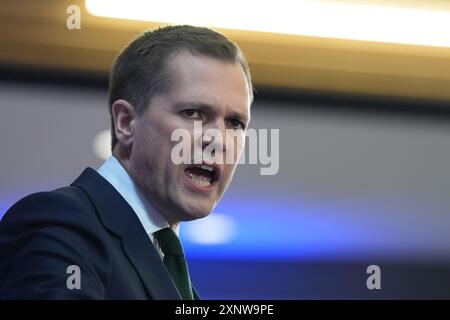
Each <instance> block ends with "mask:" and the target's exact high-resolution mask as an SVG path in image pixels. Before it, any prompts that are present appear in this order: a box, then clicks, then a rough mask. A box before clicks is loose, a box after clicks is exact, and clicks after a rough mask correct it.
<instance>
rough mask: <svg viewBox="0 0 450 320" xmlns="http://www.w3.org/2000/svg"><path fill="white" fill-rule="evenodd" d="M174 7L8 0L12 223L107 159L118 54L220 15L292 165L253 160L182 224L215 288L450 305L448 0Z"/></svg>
mask: <svg viewBox="0 0 450 320" xmlns="http://www.w3.org/2000/svg"><path fill="white" fill-rule="evenodd" d="M162 2H163V1H133V0H127V1H115V0H114V1H106V2H105V1H101V0H100V1H95V0H92V1H81V0H72V1H63V0H60V1H50V0H40V1H31V0H28V1H26V0H14V1H13V0H2V1H1V3H0V159H1V161H0V217H1V216H2V215H3V214H4V213H5V212H6V210H7V209H8V208H9V207H10V206H11V205H12V204H13V203H14V202H16V201H17V200H19V199H20V198H21V197H23V196H25V195H27V194H29V193H32V192H36V191H42V190H52V189H55V188H57V187H60V186H64V185H68V184H70V183H71V182H72V181H73V180H74V179H75V178H76V177H77V176H78V175H79V174H80V173H81V171H82V170H83V169H84V168H85V167H87V166H90V167H93V168H95V169H96V168H98V167H99V166H100V165H101V163H102V162H103V159H104V158H105V157H107V156H108V149H109V133H108V130H109V116H108V111H107V110H108V109H107V96H108V88H107V85H108V73H109V70H110V67H111V65H112V62H113V59H114V57H115V55H116V54H117V53H118V52H119V51H120V50H121V48H123V47H124V46H126V44H127V43H128V42H129V41H131V40H132V39H133V38H134V37H135V36H136V35H138V34H139V33H140V32H142V31H143V30H146V29H152V28H157V27H158V26H161V25H166V24H172V23H189V24H198V25H205V26H211V27H213V28H216V29H217V30H219V31H220V32H223V33H224V34H226V35H227V36H229V37H230V38H231V39H233V40H234V41H235V42H237V43H238V44H239V45H240V47H241V48H242V50H243V51H244V53H245V54H246V55H247V58H248V60H249V63H250V68H251V72H252V76H253V81H254V85H255V88H256V93H255V102H254V105H253V107H252V108H253V109H252V123H251V127H253V128H267V129H270V128H276V129H279V132H280V146H279V148H280V160H279V163H280V168H279V172H278V174H276V175H273V176H261V175H260V167H259V166H258V165H240V166H239V167H238V171H237V173H236V176H235V179H234V181H233V183H232V185H231V187H230V189H229V191H228V192H227V193H226V195H225V197H224V198H223V200H222V202H221V203H220V205H219V206H218V207H217V208H216V210H215V212H214V213H213V214H212V215H210V216H209V217H208V218H205V219H202V220H200V221H195V222H189V223H185V224H184V225H182V227H181V237H182V240H183V243H184V247H185V251H186V254H187V255H188V258H189V267H190V270H191V274H192V278H193V282H194V283H195V285H196V287H197V290H198V291H199V292H200V294H201V296H202V297H203V298H204V299H380V298H388V299H405V298H410V299H418V298H424V299H449V298H450V268H449V267H450V170H449V165H450V2H449V1H443V0H441V1H440V0H428V1H402V0H397V1H396V0H392V1H388V0H380V1H352V0H349V1H277V2H276V3H273V2H268V1H258V2H257V3H256V2H252V1H241V2H243V3H237V2H236V3H233V1H231V2H224V3H219V2H217V4H214V5H212V4H211V2H209V4H208V3H207V2H204V3H203V2H202V1H189V2H188V3H189V6H186V5H185V4H183V2H180V1H172V0H170V1H169V0H167V1H164V3H162ZM77 17H78V18H79V19H78V20H77ZM77 22H79V23H78V24H77ZM78 27H79V28H78ZM369 265H378V266H379V267H380V269H381V289H380V290H369V289H368V288H367V286H366V280H367V278H368V277H369V274H367V272H366V269H367V267H368V266H369Z"/></svg>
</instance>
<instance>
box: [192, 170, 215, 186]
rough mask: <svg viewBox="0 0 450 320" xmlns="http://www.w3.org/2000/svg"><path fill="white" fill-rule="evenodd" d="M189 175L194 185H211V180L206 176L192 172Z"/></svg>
mask: <svg viewBox="0 0 450 320" xmlns="http://www.w3.org/2000/svg"><path fill="white" fill-rule="evenodd" d="M189 177H190V178H191V179H192V181H193V182H194V183H195V184H196V185H199V186H200V187H209V186H210V185H211V180H210V179H208V178H206V177H203V176H197V175H194V174H192V173H189Z"/></svg>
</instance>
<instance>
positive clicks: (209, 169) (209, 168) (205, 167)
mask: <svg viewBox="0 0 450 320" xmlns="http://www.w3.org/2000/svg"><path fill="white" fill-rule="evenodd" d="M200 168H202V169H205V170H208V171H211V172H212V171H213V170H214V167H213V166H209V165H207V164H202V165H200Z"/></svg>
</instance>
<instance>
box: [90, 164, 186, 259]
mask: <svg viewBox="0 0 450 320" xmlns="http://www.w3.org/2000/svg"><path fill="white" fill-rule="evenodd" d="M97 172H98V173H99V174H100V175H101V176H102V177H103V178H105V179H106V180H107V181H108V182H109V183H110V184H111V185H112V186H113V187H114V188H115V189H116V190H117V192H119V193H120V195H121V196H122V197H123V198H124V199H125V201H126V202H127V203H128V204H129V205H130V207H131V208H132V209H133V211H134V213H136V215H137V217H138V218H139V221H140V222H141V224H142V226H143V227H144V230H145V232H146V233H147V235H148V236H149V238H150V240H151V241H152V242H153V244H154V245H155V246H156V248H157V249H158V251H159V253H160V255H161V257H164V254H163V253H162V251H161V249H160V248H159V246H158V244H157V242H156V239H155V238H154V236H153V233H155V232H156V231H159V230H161V229H163V228H168V227H169V228H170V226H169V223H168V222H167V221H166V219H164V217H163V216H162V215H161V214H160V213H159V212H158V211H156V209H155V208H154V207H153V206H152V205H151V204H150V203H149V202H148V201H147V199H145V197H144V196H143V195H142V193H141V192H140V190H139V189H138V187H137V186H136V184H135V183H134V182H133V180H132V179H131V177H130V175H129V174H128V172H127V171H126V170H125V169H124V168H123V167H122V165H121V164H120V162H119V161H118V160H117V159H116V158H115V157H114V156H111V157H110V158H108V159H107V160H106V161H105V162H104V163H103V164H102V166H101V167H100V168H99V169H98V170H97ZM118 214H120V213H118ZM172 229H173V231H174V232H175V233H176V234H177V236H178V234H179V224H177V225H176V226H174V227H173V228H172Z"/></svg>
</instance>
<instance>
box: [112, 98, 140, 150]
mask: <svg viewBox="0 0 450 320" xmlns="http://www.w3.org/2000/svg"><path fill="white" fill-rule="evenodd" d="M111 111H112V116H113V119H114V131H115V133H116V137H117V140H118V143H119V144H121V145H122V146H124V147H126V148H128V147H130V146H131V145H132V143H133V136H134V132H135V125H136V120H137V118H138V116H137V112H136V109H135V108H134V107H133V106H132V105H131V104H130V103H129V102H128V101H126V100H122V99H119V100H116V101H114V103H113V105H112V106H111Z"/></svg>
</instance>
